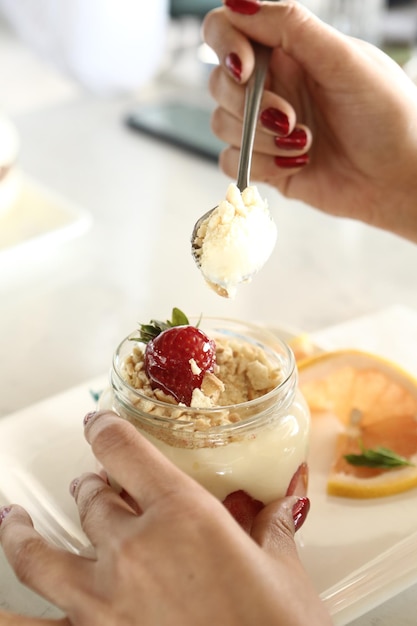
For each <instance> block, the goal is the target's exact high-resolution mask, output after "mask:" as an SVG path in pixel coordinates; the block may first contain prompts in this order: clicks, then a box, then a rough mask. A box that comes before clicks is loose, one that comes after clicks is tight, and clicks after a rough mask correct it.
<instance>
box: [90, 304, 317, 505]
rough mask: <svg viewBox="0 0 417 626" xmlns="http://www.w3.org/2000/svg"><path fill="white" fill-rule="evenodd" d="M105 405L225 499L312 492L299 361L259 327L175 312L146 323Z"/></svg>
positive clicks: (122, 355) (113, 378) (129, 341)
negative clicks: (166, 318)
mask: <svg viewBox="0 0 417 626" xmlns="http://www.w3.org/2000/svg"><path fill="white" fill-rule="evenodd" d="M100 408H102V409H103V408H111V409H112V410H114V411H115V412H116V413H118V414H119V415H120V416H121V417H123V418H125V419H127V420H129V421H130V422H131V423H132V424H134V425H135V427H136V428H137V429H138V430H139V431H140V432H141V433H142V434H143V435H144V436H145V437H147V438H148V439H149V440H150V441H151V442H152V443H153V444H154V445H155V446H156V447H157V448H159V449H160V450H161V451H162V452H163V453H164V454H165V455H166V456H167V457H168V458H169V459H170V460H171V461H172V462H173V463H174V464H175V465H177V466H178V467H179V468H180V469H182V470H183V471H185V472H186V473H187V474H189V475H190V476H192V477H193V478H194V479H195V480H197V481H198V482H199V483H201V484H202V485H203V486H204V487H205V488H206V489H208V490H209V491H210V492H211V493H212V494H213V495H215V496H216V497H217V498H219V499H220V500H221V501H225V500H226V499H227V498H228V497H229V498H230V497H231V496H232V495H233V494H235V493H237V492H238V493H244V494H247V495H248V496H249V497H250V498H252V499H253V500H255V501H257V502H259V503H261V504H262V505H266V504H268V503H269V502H271V501H273V500H275V499H276V498H278V497H282V496H284V495H285V494H288V493H294V492H295V491H297V495H305V492H304V493H303V491H304V490H305V489H306V486H307V485H306V481H307V471H306V468H307V466H306V458H307V451H308V441H309V427H310V415H309V411H308V408H307V405H306V403H305V401H304V399H303V397H302V395H301V393H300V391H299V390H298V388H297V369H296V364H295V359H294V356H293V353H292V351H291V350H290V348H289V347H288V346H287V345H286V344H285V343H284V342H282V341H281V340H279V339H278V338H277V337H276V336H275V335H273V334H272V333H269V332H268V331H266V330H264V329H262V328H260V327H258V326H256V325H252V324H248V323H244V322H240V321H236V320H229V319H214V318H202V319H200V320H198V321H189V320H188V319H187V318H186V316H185V315H184V314H182V313H181V312H180V311H179V310H178V309H174V310H173V321H168V322H155V321H154V322H151V324H148V325H142V326H141V328H140V330H139V331H136V332H133V333H132V334H130V335H129V336H128V337H126V338H125V339H124V340H123V341H122V342H121V343H120V345H119V346H118V348H117V349H116V351H115V354H114V358H113V365H112V370H111V375H110V387H109V389H107V390H105V391H104V392H103V394H102V397H101V399H100ZM297 482H298V488H297V485H296V484H297ZM300 482H301V484H302V485H303V488H302V489H301V493H300V489H299V486H300Z"/></svg>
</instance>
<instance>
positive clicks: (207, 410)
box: [112, 316, 296, 424]
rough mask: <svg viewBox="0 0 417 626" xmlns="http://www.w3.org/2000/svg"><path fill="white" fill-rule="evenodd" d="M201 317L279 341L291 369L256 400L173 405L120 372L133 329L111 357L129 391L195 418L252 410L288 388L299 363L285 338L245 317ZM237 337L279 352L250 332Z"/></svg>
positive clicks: (115, 371) (204, 319)
mask: <svg viewBox="0 0 417 626" xmlns="http://www.w3.org/2000/svg"><path fill="white" fill-rule="evenodd" d="M191 319H192V318H191ZM198 319H200V318H198ZM202 320H203V321H207V322H220V323H223V324H224V323H226V324H227V323H229V324H237V325H240V326H245V327H246V328H247V329H248V330H252V331H256V332H258V333H262V334H263V335H265V338H266V339H265V340H267V339H268V338H269V340H270V341H271V342H274V343H276V344H277V346H279V348H280V349H281V350H282V352H283V355H284V358H286V361H287V362H288V371H287V372H286V373H285V376H284V377H283V379H282V380H281V381H280V382H279V383H278V385H276V386H275V387H274V388H273V389H271V390H270V391H268V392H267V393H265V394H263V395H261V396H259V397H257V398H254V399H253V400H246V401H245V402H240V403H238V404H228V405H222V406H214V407H191V406H187V405H182V404H172V403H169V402H164V401H163V400H158V399H157V398H152V397H150V396H147V395H146V394H144V393H141V391H140V390H138V389H136V388H135V387H132V386H131V385H130V384H129V383H128V382H127V381H126V380H125V379H124V378H123V376H122V375H121V372H120V370H119V367H118V359H119V357H120V352H121V349H122V346H124V345H125V344H126V342H128V341H133V336H134V335H136V336H137V331H132V332H131V333H130V334H129V335H127V336H126V337H124V339H122V341H121V342H120V343H119V345H118V346H117V348H116V350H115V351H114V353H113V359H112V367H113V373H114V374H116V376H117V379H118V381H119V382H120V383H121V384H122V385H123V387H124V388H125V389H126V390H127V391H128V392H129V393H132V394H134V396H136V397H137V398H138V399H140V400H144V401H147V402H152V404H154V405H155V406H158V407H161V408H164V409H170V410H173V409H175V408H177V407H178V408H179V409H182V408H184V409H186V410H187V412H190V413H191V414H193V415H195V416H196V417H198V415H199V414H203V413H204V414H207V415H215V414H216V412H219V411H233V410H236V409H237V408H239V409H240V410H242V408H245V409H246V408H248V409H249V408H251V409H252V408H253V407H256V405H257V404H261V403H264V402H268V401H269V400H270V399H271V398H272V397H273V396H274V395H277V394H278V393H279V392H280V391H282V390H283V389H285V387H286V386H287V385H288V382H289V381H290V380H291V379H292V378H293V376H294V374H295V373H296V362H295V357H294V353H293V351H292V350H291V348H290V347H289V345H288V344H287V343H286V342H285V341H283V340H282V339H280V338H279V337H278V336H277V335H275V334H274V333H272V332H271V331H269V330H268V329H267V328H264V327H262V326H260V325H257V324H254V323H252V322H246V321H242V320H238V319H234V318H226V317H224V318H217V317H210V316H207V317H204V318H202ZM216 330H217V331H218V332H219V331H220V330H222V329H216ZM223 330H224V329H223ZM235 336H237V337H239V336H241V337H242V339H244V340H245V341H248V342H250V343H254V344H256V345H262V347H263V348H264V349H266V351H267V352H269V353H270V354H275V355H276V354H277V352H276V350H275V349H274V348H273V347H271V346H268V344H264V343H262V341H261V340H255V339H251V337H249V336H247V335H243V334H241V333H237V332H235ZM136 343H143V342H140V341H137V342H136ZM155 417H156V416H155ZM178 423H181V421H180V420H178ZM185 423H187V424H190V422H189V421H185V420H184V424H185Z"/></svg>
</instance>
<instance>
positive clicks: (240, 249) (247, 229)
mask: <svg viewBox="0 0 417 626" xmlns="http://www.w3.org/2000/svg"><path fill="white" fill-rule="evenodd" d="M253 47H254V52H255V69H254V72H253V74H252V77H251V79H250V80H249V82H248V85H247V87H246V98H245V110H244V115H243V130H242V147H241V151H240V158H239V168H238V176H237V183H236V185H234V184H231V185H229V188H228V189H227V193H226V198H225V200H223V201H222V202H220V204H219V205H218V206H216V207H215V208H214V209H211V210H210V211H208V212H207V213H205V214H204V215H203V216H202V217H201V218H200V219H199V220H198V221H197V223H196V224H195V226H194V229H193V233H192V236H191V246H192V254H193V257H194V260H195V262H196V264H197V266H198V267H199V268H200V270H201V273H202V274H203V276H204V278H205V280H206V282H207V283H208V284H209V286H210V287H212V288H213V289H214V290H215V291H216V292H217V293H218V294H219V295H221V296H224V297H226V298H233V297H234V296H235V295H236V291H237V287H238V285H239V284H240V283H247V282H250V281H251V280H252V277H253V276H254V275H255V274H256V273H257V272H258V271H259V270H260V269H261V268H262V267H263V265H264V264H265V263H266V261H267V260H268V258H269V256H270V255H271V253H272V250H273V248H274V246H275V242H276V237H277V231H276V226H275V223H274V222H273V220H272V218H271V215H270V213H269V210H268V205H267V203H266V202H265V201H263V200H262V198H261V197H260V195H259V192H258V190H257V188H256V187H254V186H249V175H250V167H251V161H252V151H253V143H254V138H255V131H256V124H257V121H258V115H259V106H260V102H261V98H262V92H263V87H264V82H265V75H266V70H267V68H268V63H269V57H270V53H271V51H270V49H269V48H266V47H265V46H262V45H260V44H256V43H254V44H253Z"/></svg>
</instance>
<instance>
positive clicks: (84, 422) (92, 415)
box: [83, 411, 97, 426]
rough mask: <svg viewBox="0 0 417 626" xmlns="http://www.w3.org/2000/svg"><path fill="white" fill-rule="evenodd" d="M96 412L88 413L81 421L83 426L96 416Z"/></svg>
mask: <svg viewBox="0 0 417 626" xmlns="http://www.w3.org/2000/svg"><path fill="white" fill-rule="evenodd" d="M96 413H97V411H90V412H89V413H87V415H86V416H85V417H84V419H83V424H84V426H86V425H87V424H88V422H89V421H90V420H91V419H92V418H93V417H94V415H96Z"/></svg>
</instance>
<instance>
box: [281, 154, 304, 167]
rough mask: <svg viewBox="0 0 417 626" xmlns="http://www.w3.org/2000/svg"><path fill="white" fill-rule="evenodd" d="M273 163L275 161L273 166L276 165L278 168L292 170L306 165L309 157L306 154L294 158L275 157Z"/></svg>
mask: <svg viewBox="0 0 417 626" xmlns="http://www.w3.org/2000/svg"><path fill="white" fill-rule="evenodd" d="M274 161H275V165H278V167H282V168H285V169H292V168H297V167H302V166H303V165H307V163H308V162H309V161H310V157H309V155H308V154H301V155H300V156H296V157H282V156H276V157H275V158H274Z"/></svg>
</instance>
